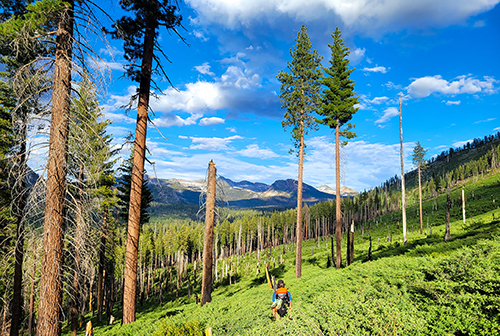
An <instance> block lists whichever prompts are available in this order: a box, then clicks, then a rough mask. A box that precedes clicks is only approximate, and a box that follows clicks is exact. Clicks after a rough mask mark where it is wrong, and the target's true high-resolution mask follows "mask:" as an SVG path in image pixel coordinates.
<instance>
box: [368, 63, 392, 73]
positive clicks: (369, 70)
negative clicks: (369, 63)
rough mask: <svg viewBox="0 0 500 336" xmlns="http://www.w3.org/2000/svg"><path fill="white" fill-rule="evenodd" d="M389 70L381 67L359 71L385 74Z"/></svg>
mask: <svg viewBox="0 0 500 336" xmlns="http://www.w3.org/2000/svg"><path fill="white" fill-rule="evenodd" d="M390 69H391V68H386V67H383V66H378V65H377V66H375V67H373V68H363V69H361V70H362V71H364V72H380V73H384V74H385V73H387V71H389V70H390Z"/></svg>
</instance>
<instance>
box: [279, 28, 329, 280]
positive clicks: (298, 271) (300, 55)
mask: <svg viewBox="0 0 500 336" xmlns="http://www.w3.org/2000/svg"><path fill="white" fill-rule="evenodd" d="M295 41H296V44H295V46H294V47H292V49H290V56H292V60H291V61H290V62H288V63H287V64H288V72H285V71H280V72H279V74H278V76H277V77H278V79H279V81H280V82H281V90H280V95H279V97H280V99H281V103H282V106H281V107H282V108H285V109H286V112H285V115H284V120H283V121H282V122H281V124H282V126H283V128H284V129H285V131H286V130H287V128H289V127H291V129H292V132H291V133H292V141H293V142H294V145H295V148H296V149H297V150H298V156H299V174H298V175H299V176H298V186H297V235H296V236H297V249H296V256H295V258H296V259H295V277H296V278H300V277H301V275H302V175H303V164H304V147H305V144H304V136H305V135H307V134H308V132H309V130H316V129H317V123H316V120H315V118H314V116H312V112H313V111H315V110H316V109H317V108H318V103H319V91H320V86H319V80H320V78H321V70H320V69H319V65H320V62H321V59H322V57H321V56H320V55H319V53H318V51H317V50H313V49H312V44H311V41H310V40H309V36H307V28H306V27H305V26H302V28H301V29H300V31H299V33H298V35H297V39H296V40H295Z"/></svg>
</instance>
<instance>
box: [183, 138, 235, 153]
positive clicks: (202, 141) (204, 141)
mask: <svg viewBox="0 0 500 336" xmlns="http://www.w3.org/2000/svg"><path fill="white" fill-rule="evenodd" d="M189 139H191V141H192V144H191V146H190V147H189V148H190V149H202V150H208V151H220V150H229V149H231V148H230V147H229V144H230V143H231V142H233V141H234V140H241V139H243V137H241V136H239V135H233V136H230V137H227V138H216V137H214V138H198V137H189Z"/></svg>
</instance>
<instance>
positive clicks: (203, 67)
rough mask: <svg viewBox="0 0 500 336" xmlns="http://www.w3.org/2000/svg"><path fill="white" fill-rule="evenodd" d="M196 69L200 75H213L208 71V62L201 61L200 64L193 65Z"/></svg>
mask: <svg viewBox="0 0 500 336" xmlns="http://www.w3.org/2000/svg"><path fill="white" fill-rule="evenodd" d="M194 69H195V70H196V71H198V72H199V73H201V74H202V75H210V76H215V74H214V73H213V72H212V71H210V65H209V64H208V62H205V63H203V64H202V65H197V66H195V67H194Z"/></svg>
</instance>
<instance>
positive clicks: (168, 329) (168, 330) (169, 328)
mask: <svg viewBox="0 0 500 336" xmlns="http://www.w3.org/2000/svg"><path fill="white" fill-rule="evenodd" d="M154 336H203V327H202V326H201V325H200V322H199V321H196V320H191V321H186V322H184V323H183V322H178V323H175V322H173V321H170V320H169V319H168V318H165V320H164V322H163V324H162V325H161V327H160V328H159V329H158V330H157V331H156V332H155V334H154Z"/></svg>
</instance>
